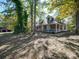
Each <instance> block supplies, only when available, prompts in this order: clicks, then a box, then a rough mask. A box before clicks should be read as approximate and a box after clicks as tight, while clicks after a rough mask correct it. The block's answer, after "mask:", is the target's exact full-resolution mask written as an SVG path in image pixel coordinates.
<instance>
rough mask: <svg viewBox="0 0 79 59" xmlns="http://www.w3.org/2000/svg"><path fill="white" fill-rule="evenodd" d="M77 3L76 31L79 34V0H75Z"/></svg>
mask: <svg viewBox="0 0 79 59" xmlns="http://www.w3.org/2000/svg"><path fill="white" fill-rule="evenodd" d="M75 3H76V8H77V9H76V31H75V32H76V33H77V34H78V30H79V0H75Z"/></svg>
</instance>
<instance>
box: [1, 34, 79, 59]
mask: <svg viewBox="0 0 79 59" xmlns="http://www.w3.org/2000/svg"><path fill="white" fill-rule="evenodd" d="M28 36H29V35H12V34H8V35H7V34H6V35H2V36H0V59H79V35H67V36H63V37H56V36H54V35H48V34H42V35H39V37H37V35H36V36H35V37H33V38H28Z"/></svg>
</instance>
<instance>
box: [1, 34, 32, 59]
mask: <svg viewBox="0 0 79 59" xmlns="http://www.w3.org/2000/svg"><path fill="white" fill-rule="evenodd" d="M32 39H33V38H32V36H29V35H24V34H23V35H14V34H4V35H2V36H0V59H5V58H6V57H7V56H9V55H12V54H16V53H17V52H18V51H20V50H22V49H24V48H25V47H26V46H27V43H29V42H30V41H32Z"/></svg>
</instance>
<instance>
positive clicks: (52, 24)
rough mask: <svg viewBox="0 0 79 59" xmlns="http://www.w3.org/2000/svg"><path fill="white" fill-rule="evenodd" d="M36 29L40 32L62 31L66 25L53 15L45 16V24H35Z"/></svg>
mask: <svg viewBox="0 0 79 59" xmlns="http://www.w3.org/2000/svg"><path fill="white" fill-rule="evenodd" d="M36 31H41V32H54V33H57V32H62V31H67V25H66V24H64V23H58V22H57V21H56V20H55V19H54V18H53V17H51V16H49V17H47V24H44V23H43V24H39V25H37V26H36Z"/></svg>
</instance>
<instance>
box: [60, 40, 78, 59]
mask: <svg viewBox="0 0 79 59" xmlns="http://www.w3.org/2000/svg"><path fill="white" fill-rule="evenodd" d="M67 40H68V41H67V42H66V41H59V42H61V43H62V44H65V47H66V48H67V49H69V50H71V51H73V52H74V53H75V55H76V56H77V57H78V58H79V40H78V39H67Z"/></svg>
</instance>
